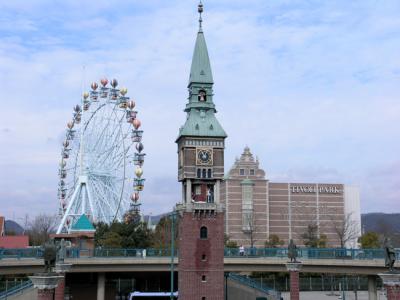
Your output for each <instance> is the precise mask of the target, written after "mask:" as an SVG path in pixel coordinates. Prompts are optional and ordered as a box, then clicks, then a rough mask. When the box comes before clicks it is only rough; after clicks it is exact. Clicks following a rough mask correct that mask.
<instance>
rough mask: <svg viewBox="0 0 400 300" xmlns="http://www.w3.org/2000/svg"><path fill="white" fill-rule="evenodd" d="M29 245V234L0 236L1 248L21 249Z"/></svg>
mask: <svg viewBox="0 0 400 300" xmlns="http://www.w3.org/2000/svg"><path fill="white" fill-rule="evenodd" d="M28 246H29V237H28V236H27V235H10V236H0V248H6V249H20V248H27V247H28Z"/></svg>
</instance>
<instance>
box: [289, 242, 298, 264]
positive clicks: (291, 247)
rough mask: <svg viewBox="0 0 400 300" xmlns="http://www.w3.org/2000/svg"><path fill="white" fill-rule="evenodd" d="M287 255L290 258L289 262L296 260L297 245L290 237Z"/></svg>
mask: <svg viewBox="0 0 400 300" xmlns="http://www.w3.org/2000/svg"><path fill="white" fill-rule="evenodd" d="M288 257H289V258H290V262H297V246H296V245H295V243H294V242H293V240H292V239H290V242H289V246H288Z"/></svg>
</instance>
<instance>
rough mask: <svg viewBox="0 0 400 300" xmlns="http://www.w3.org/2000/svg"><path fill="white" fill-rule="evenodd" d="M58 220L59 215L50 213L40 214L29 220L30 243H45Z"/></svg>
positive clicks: (35, 244) (36, 244) (38, 244)
mask: <svg viewBox="0 0 400 300" xmlns="http://www.w3.org/2000/svg"><path fill="white" fill-rule="evenodd" d="M56 222H57V217H56V216H55V215H48V214H40V215H38V216H36V217H35V218H34V219H33V221H32V222H29V223H28V230H27V233H28V235H29V243H30V245H32V246H40V245H43V244H44V243H45V242H46V241H47V240H48V239H49V238H50V233H52V232H54V231H55V227H56Z"/></svg>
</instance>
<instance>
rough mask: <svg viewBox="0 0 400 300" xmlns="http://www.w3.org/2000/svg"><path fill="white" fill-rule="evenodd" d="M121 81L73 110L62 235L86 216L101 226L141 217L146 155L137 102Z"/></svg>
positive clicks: (64, 160)
mask: <svg viewBox="0 0 400 300" xmlns="http://www.w3.org/2000/svg"><path fill="white" fill-rule="evenodd" d="M117 87H118V81H117V80H116V79H113V80H111V82H110V86H109V82H108V80H107V79H106V78H103V79H101V80H100V85H99V84H98V83H97V82H93V83H92V84H91V91H90V92H84V93H83V95H82V103H81V105H76V106H75V107H74V109H73V118H72V120H71V121H70V122H68V123H67V129H66V135H65V139H64V141H63V143H62V150H61V162H60V166H59V172H58V175H59V184H58V198H59V201H60V210H59V212H60V217H61V221H60V224H59V226H58V229H57V233H58V234H59V233H63V232H69V230H70V229H71V226H72V225H73V224H74V223H75V222H76V221H77V219H78V218H80V217H81V216H82V214H85V215H86V216H88V217H89V219H90V220H91V221H92V222H94V223H96V222H105V223H111V222H113V221H115V220H117V221H123V220H124V221H125V222H131V221H133V220H134V219H138V218H140V215H139V214H140V201H139V192H140V191H142V190H143V187H144V181H145V179H144V178H142V174H143V170H142V166H143V163H144V157H145V153H143V144H142V136H143V131H142V130H140V126H141V122H140V120H139V119H138V118H137V113H138V112H137V111H136V110H134V108H135V102H134V101H133V100H131V99H130V98H129V97H128V96H127V92H128V90H127V89H126V88H121V89H118V88H117Z"/></svg>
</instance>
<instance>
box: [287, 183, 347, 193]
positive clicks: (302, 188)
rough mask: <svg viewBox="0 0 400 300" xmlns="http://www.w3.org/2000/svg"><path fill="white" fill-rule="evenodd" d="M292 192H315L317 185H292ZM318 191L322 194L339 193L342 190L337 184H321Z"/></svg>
mask: <svg viewBox="0 0 400 300" xmlns="http://www.w3.org/2000/svg"><path fill="white" fill-rule="evenodd" d="M291 188H292V193H306V194H315V193H316V192H317V186H315V185H292V186H291ZM318 192H319V193H321V194H339V193H340V192H341V190H340V189H339V188H338V187H337V186H319V187H318Z"/></svg>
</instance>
